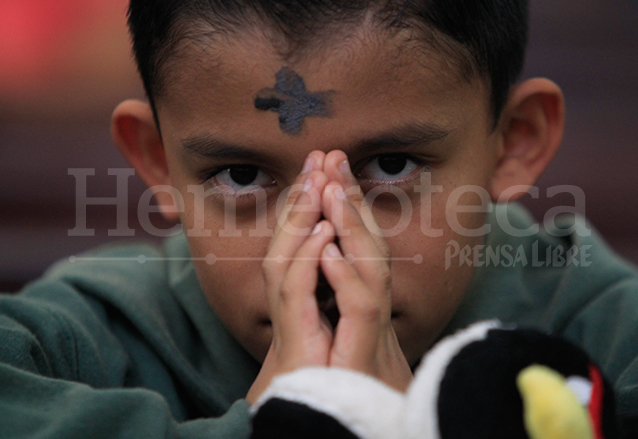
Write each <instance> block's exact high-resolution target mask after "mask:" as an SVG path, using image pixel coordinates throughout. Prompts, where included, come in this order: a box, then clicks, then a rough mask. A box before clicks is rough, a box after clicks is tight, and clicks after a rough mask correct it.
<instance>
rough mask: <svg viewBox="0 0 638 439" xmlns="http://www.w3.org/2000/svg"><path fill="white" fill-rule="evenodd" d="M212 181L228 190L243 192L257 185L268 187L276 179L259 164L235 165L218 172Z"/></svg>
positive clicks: (212, 177)
mask: <svg viewBox="0 0 638 439" xmlns="http://www.w3.org/2000/svg"><path fill="white" fill-rule="evenodd" d="M210 181H211V182H212V183H213V184H214V185H216V186H221V188H222V189H223V190H225V191H228V192H241V191H244V190H246V189H251V188H255V187H257V186H260V187H266V186H270V185H272V184H274V180H273V179H272V177H270V176H269V175H268V174H267V173H265V172H264V171H262V170H261V169H259V167H257V166H251V165H234V166H228V167H227V168H225V169H222V170H221V171H218V172H216V173H215V174H213V175H212V176H211V178H210Z"/></svg>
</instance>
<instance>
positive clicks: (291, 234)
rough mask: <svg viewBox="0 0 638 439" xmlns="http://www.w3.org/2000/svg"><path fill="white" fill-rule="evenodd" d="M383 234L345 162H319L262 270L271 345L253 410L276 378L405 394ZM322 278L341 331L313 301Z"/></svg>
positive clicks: (303, 180) (335, 157) (308, 169)
mask: <svg viewBox="0 0 638 439" xmlns="http://www.w3.org/2000/svg"><path fill="white" fill-rule="evenodd" d="M297 188H298V189H299V190H296V189H297ZM376 227H377V226H376V224H375V223H374V220H373V219H372V216H371V214H370V210H369V207H368V206H367V205H366V203H365V200H364V198H363V193H362V191H361V189H360V188H359V185H358V182H357V180H356V179H355V177H354V176H353V175H352V173H351V171H350V165H349V163H348V161H347V156H346V155H345V153H343V152H342V151H331V152H330V153H328V154H325V153H323V152H320V151H314V152H312V153H311V154H310V155H309V156H308V158H307V160H306V163H305V165H304V168H303V171H302V172H301V174H300V175H299V176H298V177H297V180H296V181H295V185H293V189H292V190H291V192H290V195H289V199H288V203H287V206H286V208H285V209H284V211H283V212H282V213H281V215H280V216H279V218H278V226H277V229H276V231H275V234H274V237H273V238H272V240H271V243H270V246H269V249H268V253H267V255H266V258H265V259H264V263H263V266H262V269H263V275H264V279H265V285H266V294H267V300H268V306H269V312H270V318H271V321H272V330H273V340H272V343H271V346H270V349H269V351H268V354H267V356H266V359H265V360H264V363H263V366H262V369H261V371H260V373H259V375H258V376H257V379H256V380H255V382H254V383H253V385H252V387H251V389H250V391H249V392H248V395H247V396H246V399H247V400H248V401H249V402H250V403H251V404H254V403H255V402H256V401H257V399H258V398H259V396H260V395H261V394H262V393H263V392H264V391H265V390H266V388H267V387H268V386H269V385H270V382H271V380H272V379H273V378H274V377H275V376H277V375H280V374H284V373H287V372H292V371H293V370H296V369H299V368H303V367H313V366H320V367H339V368H345V369H350V370H354V371H358V372H362V373H365V374H367V375H370V376H373V377H375V378H377V379H379V380H381V381H382V382H384V383H386V384H387V385H389V386H391V387H393V388H395V389H397V390H400V391H404V390H405V389H406V388H407V387H408V385H409V384H410V382H411V380H412V372H411V370H410V367H409V365H408V363H407V360H406V358H405V356H404V355H403V352H402V350H401V347H400V346H399V341H398V339H397V336H396V334H395V332H394V329H393V327H392V292H391V276H390V260H389V251H388V247H387V244H386V242H385V240H384V239H383V237H382V236H381V234H380V233H375V231H377V230H378V229H375V228H376ZM335 238H337V239H338V245H337V244H336V243H335ZM320 270H321V271H322V272H323V274H324V276H325V278H326V280H327V282H328V283H329V284H330V287H331V288H332V290H334V296H335V297H334V299H335V301H336V306H337V308H338V311H339V320H338V323H337V326H336V327H335V328H332V326H331V324H330V323H329V321H328V318H327V317H326V315H325V314H324V313H323V312H322V311H321V309H320V304H319V302H318V299H317V296H316V290H317V283H318V282H319V271H320Z"/></svg>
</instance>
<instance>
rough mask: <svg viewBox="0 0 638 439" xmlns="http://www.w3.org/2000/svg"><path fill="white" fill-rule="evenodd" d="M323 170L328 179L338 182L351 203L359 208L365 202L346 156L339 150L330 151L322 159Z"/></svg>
mask: <svg viewBox="0 0 638 439" xmlns="http://www.w3.org/2000/svg"><path fill="white" fill-rule="evenodd" d="M323 169H324V172H325V173H326V175H327V176H328V180H329V181H335V182H337V183H339V184H340V185H341V186H342V187H343V189H344V191H345V193H346V195H347V196H348V198H349V199H350V201H351V202H352V204H353V205H354V206H355V207H356V208H357V210H360V208H361V206H362V204H363V203H364V202H365V201H364V197H363V192H362V191H361V187H360V186H359V182H358V181H357V179H356V177H355V176H354V174H353V173H352V168H351V166H350V162H349V161H348V156H347V155H346V153H345V152H343V151H340V150H334V151H330V152H329V153H328V154H326V157H325V159H324V168H323Z"/></svg>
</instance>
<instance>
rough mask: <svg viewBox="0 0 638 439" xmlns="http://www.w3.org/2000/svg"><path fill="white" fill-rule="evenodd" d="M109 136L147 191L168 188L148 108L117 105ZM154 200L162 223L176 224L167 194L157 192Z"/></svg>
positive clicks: (159, 139)
mask: <svg viewBox="0 0 638 439" xmlns="http://www.w3.org/2000/svg"><path fill="white" fill-rule="evenodd" d="M111 136H112V137H113V141H114V142H115V144H116V145H117V147H118V149H119V150H120V152H121V153H122V155H123V156H124V157H125V158H126V160H127V161H128V162H129V164H130V165H131V166H133V167H134V168H135V170H136V171H137V174H138V175H139V176H140V178H142V180H144V182H145V183H146V185H147V186H148V187H149V188H151V189H153V187H155V186H159V185H168V186H170V185H171V182H170V177H169V172H168V165H167V163H166V155H165V153H164V145H163V143H162V137H161V135H160V133H159V130H158V129H157V125H156V123H155V119H154V118H153V110H151V107H150V105H149V104H147V103H146V102H142V101H137V100H128V101H124V102H122V103H121V104H120V105H118V106H117V108H116V109H115V111H114V112H113V116H112V118H111ZM155 199H156V200H157V204H158V205H159V208H160V210H161V212H162V215H163V216H164V218H166V220H168V221H169V222H177V221H178V220H179V215H178V213H177V211H178V209H176V207H175V201H174V198H173V196H172V195H171V194H170V193H167V192H166V191H157V192H155Z"/></svg>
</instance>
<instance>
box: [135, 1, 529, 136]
mask: <svg viewBox="0 0 638 439" xmlns="http://www.w3.org/2000/svg"><path fill="white" fill-rule="evenodd" d="M373 8H374V9H375V10H376V11H377V12H378V14H377V16H378V17H379V18H380V20H379V22H383V23H385V24H386V25H387V27H388V28H397V29H398V28H401V27H404V28H405V27H409V26H413V27H415V28H421V30H424V31H429V32H430V33H431V35H434V36H437V35H438V36H441V37H443V38H444V39H446V40H447V41H448V42H452V44H453V45H456V46H457V47H459V48H460V49H461V51H463V52H465V53H466V54H467V55H469V57H467V58H469V70H468V69H467V68H466V69H465V72H463V75H464V76H466V77H467V76H468V71H472V72H476V73H478V74H479V75H480V76H481V77H482V78H483V79H484V80H485V82H486V84H487V85H489V86H490V92H491V107H492V113H493V117H494V124H496V123H497V122H498V120H499V118H500V114H501V112H502V109H503V106H504V105H505V102H506V100H507V97H508V95H509V90H510V88H511V86H512V85H513V84H514V83H515V81H516V80H517V79H518V77H519V76H520V74H521V72H522V70H523V66H524V62H525V51H526V47H527V33H528V19H529V17H528V16H529V12H528V8H529V6H528V0H130V5H129V11H128V23H129V29H130V32H131V36H132V40H133V52H134V55H135V59H136V61H137V66H138V70H139V72H140V75H141V77H142V81H143V83H144V88H145V90H146V93H147V96H148V98H149V100H150V103H151V106H152V107H153V111H154V112H155V116H156V119H157V113H156V102H157V97H158V96H159V95H161V93H162V91H163V87H164V86H165V85H164V83H163V82H164V81H163V77H164V74H165V70H166V63H167V60H168V59H170V57H171V56H172V55H174V50H173V49H174V48H175V47H176V46H177V44H178V43H179V42H180V40H182V39H184V38H187V37H188V36H187V33H188V32H187V31H186V29H188V27H189V26H188V24H191V23H190V22H195V21H197V20H199V21H202V22H204V23H209V24H211V25H212V26H213V27H214V28H215V29H216V30H221V31H226V32H232V31H233V30H238V28H240V27H245V26H246V25H247V24H249V23H251V22H254V21H255V20H254V18H255V17H257V18H258V19H259V20H261V22H264V23H268V24H269V25H271V26H272V27H274V28H275V29H277V30H279V31H280V33H281V34H282V35H283V36H284V37H285V38H286V40H287V41H288V42H290V43H291V44H293V45H295V46H296V47H303V45H304V44H306V43H308V42H310V41H312V40H313V39H316V38H317V36H318V35H319V34H320V33H321V31H322V30H325V29H327V28H329V27H330V26H331V25H334V24H340V23H349V22H350V23H356V22H357V20H360V19H361V18H362V17H363V15H364V14H365V13H366V12H367V11H369V10H371V9H373ZM432 31H434V32H432ZM429 40H430V41H434V40H433V39H432V38H430V39H429ZM455 52H456V53H457V54H459V53H460V51H455ZM447 53H448V54H449V53H451V52H450V51H447ZM459 58H463V56H462V55H461V56H459ZM466 64H467V63H466Z"/></svg>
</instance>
